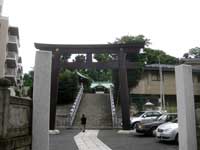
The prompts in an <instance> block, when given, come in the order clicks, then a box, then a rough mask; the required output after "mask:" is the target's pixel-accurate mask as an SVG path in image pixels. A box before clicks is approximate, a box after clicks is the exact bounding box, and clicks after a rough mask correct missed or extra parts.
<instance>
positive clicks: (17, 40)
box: [8, 35, 20, 47]
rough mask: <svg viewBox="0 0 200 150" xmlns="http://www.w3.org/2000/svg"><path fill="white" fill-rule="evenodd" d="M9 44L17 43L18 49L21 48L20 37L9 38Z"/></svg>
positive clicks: (12, 36) (11, 36) (10, 36)
mask: <svg viewBox="0 0 200 150" xmlns="http://www.w3.org/2000/svg"><path fill="white" fill-rule="evenodd" d="M8 42H9V43H16V44H17V46H18V47H19V46H20V44H19V39H18V37H17V36H15V35H9V36H8Z"/></svg>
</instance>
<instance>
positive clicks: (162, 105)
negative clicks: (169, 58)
mask: <svg viewBox="0 0 200 150" xmlns="http://www.w3.org/2000/svg"><path fill="white" fill-rule="evenodd" d="M158 63H159V74H160V101H161V110H165V95H164V84H163V74H162V66H161V65H160V57H158Z"/></svg>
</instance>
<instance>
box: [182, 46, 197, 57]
mask: <svg viewBox="0 0 200 150" xmlns="http://www.w3.org/2000/svg"><path fill="white" fill-rule="evenodd" d="M183 57H184V58H200V47H194V48H191V49H189V52H188V53H185V54H183Z"/></svg>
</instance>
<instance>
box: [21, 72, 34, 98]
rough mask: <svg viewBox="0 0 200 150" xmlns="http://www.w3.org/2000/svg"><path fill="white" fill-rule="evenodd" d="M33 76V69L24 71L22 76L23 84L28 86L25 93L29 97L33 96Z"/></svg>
mask: <svg viewBox="0 0 200 150" xmlns="http://www.w3.org/2000/svg"><path fill="white" fill-rule="evenodd" d="M33 78H34V71H33V70H31V71H29V72H28V73H25V74H24V77H23V85H24V86H27V87H29V89H28V93H27V94H28V96H29V97H31V98H33Z"/></svg>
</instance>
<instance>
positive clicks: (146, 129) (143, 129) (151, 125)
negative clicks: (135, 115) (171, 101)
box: [136, 113, 177, 135]
mask: <svg viewBox="0 0 200 150" xmlns="http://www.w3.org/2000/svg"><path fill="white" fill-rule="evenodd" d="M176 118H177V114H176V113H166V114H163V115H162V116H160V117H158V118H157V119H156V120H155V121H152V122H147V123H146V122H144V121H141V122H140V123H139V124H137V125H136V132H138V133H143V134H149V135H153V132H154V131H155V129H156V128H157V127H158V126H159V125H161V124H163V123H166V122H169V121H172V120H174V119H176Z"/></svg>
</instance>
